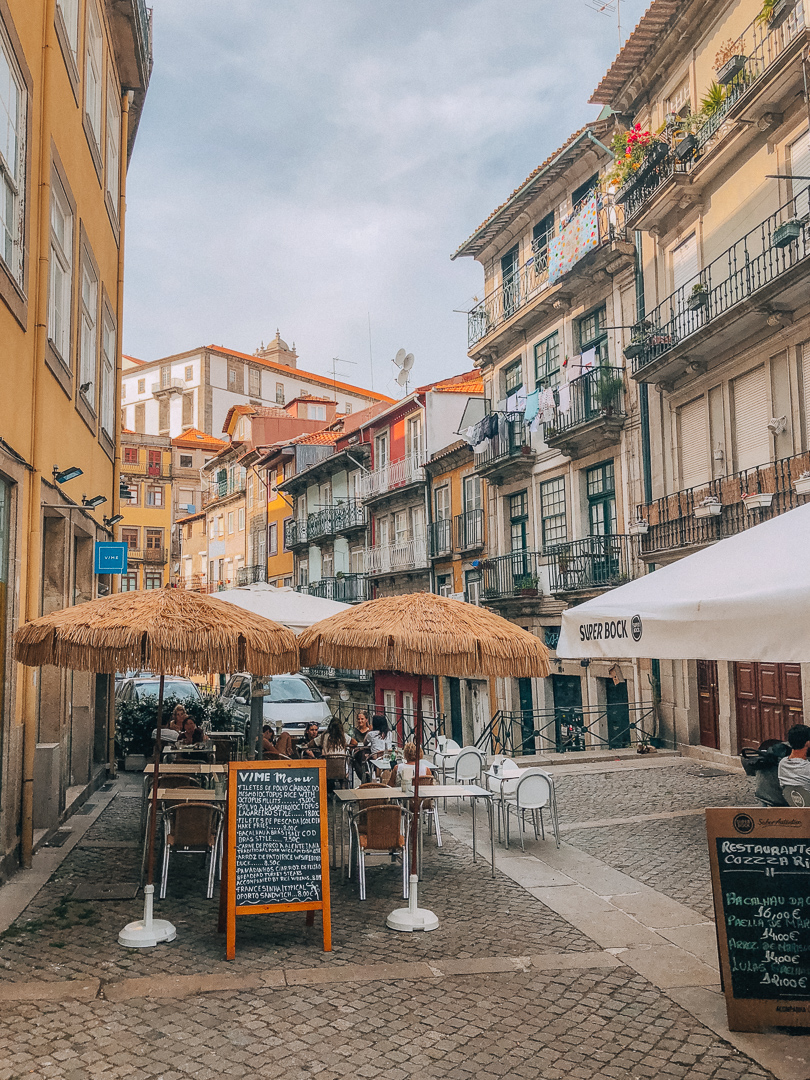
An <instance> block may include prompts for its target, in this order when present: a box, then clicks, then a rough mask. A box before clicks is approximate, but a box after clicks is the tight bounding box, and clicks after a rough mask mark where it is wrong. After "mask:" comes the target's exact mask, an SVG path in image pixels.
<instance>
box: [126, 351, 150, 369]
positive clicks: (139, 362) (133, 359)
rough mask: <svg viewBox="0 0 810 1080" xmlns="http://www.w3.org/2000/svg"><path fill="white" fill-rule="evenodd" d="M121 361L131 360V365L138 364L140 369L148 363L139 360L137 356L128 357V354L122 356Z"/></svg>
mask: <svg viewBox="0 0 810 1080" xmlns="http://www.w3.org/2000/svg"><path fill="white" fill-rule="evenodd" d="M121 359H122V360H129V361H130V363H133V364H137V365H138V366H139V367H140V366H141V364H145V363H146V361H145V360H139V359H138V357H137V356H127V354H126V353H122V354H121Z"/></svg>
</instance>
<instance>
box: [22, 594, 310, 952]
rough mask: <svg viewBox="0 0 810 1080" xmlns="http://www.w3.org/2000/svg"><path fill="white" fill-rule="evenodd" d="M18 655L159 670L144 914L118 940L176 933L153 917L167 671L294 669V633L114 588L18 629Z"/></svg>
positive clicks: (201, 604) (92, 666) (201, 603)
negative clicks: (164, 695) (156, 834)
mask: <svg viewBox="0 0 810 1080" xmlns="http://www.w3.org/2000/svg"><path fill="white" fill-rule="evenodd" d="M15 657H16V659H17V660H18V661H19V662H20V663H21V664H26V665H27V666H28V667H41V666H43V665H45V664H53V665H54V666H56V667H64V668H73V669H74V670H76V671H100V672H107V673H113V672H116V671H127V670H128V669H136V670H146V671H152V672H155V673H156V674H159V675H160V689H159V693H158V708H157V730H156V732H155V770H154V775H153V777H152V815H151V819H150V826H149V858H148V869H147V879H146V887H145V889H144V897H145V908H144V919H143V923H141V922H134V923H130V924H129V925H128V926H126V927H125V928H124V930H122V932H121V935H120V937H119V942H120V943H121V944H122V945H128V946H131V947H133V948H145V947H148V946H151V945H156V944H157V943H158V942H159V941H171V940H173V938H174V937H175V930H174V927H173V926H172V924H171V923H170V922H167V921H166V920H165V919H155V920H153V919H152V901H153V894H154V883H153V882H154V863H155V830H156V827H157V792H158V787H159V779H160V742H161V740H160V732H161V727H162V724H163V685H164V677H165V675H166V674H175V675H177V674H183V675H193V674H199V675H206V674H208V673H209V672H211V671H249V672H251V673H252V674H253V675H256V676H259V677H262V676H268V675H275V674H280V673H283V672H286V671H296V670H297V669H298V646H297V643H296V640H295V635H294V634H293V633H292V631H291V630H288V629H287V628H286V627H283V626H279V624H278V623H274V622H271V621H270V619H263V618H262V617H261V616H259V615H254V614H253V613H252V612H249V611H244V610H242V609H241V608H236V607H234V606H233V605H232V604H225V603H223V602H222V601H221V600H217V599H216V598H215V597H213V596H206V595H205V594H203V593H193V592H186V591H185V590H183V589H172V588H169V587H166V588H164V589H150V590H146V591H142V592H126V593H116V594H115V595H114V596H105V597H101V598H100V599H98V600H90V601H88V602H87V603H85V604H77V605H76V606H75V607H70V608H64V609H63V610H61V611H55V612H53V613H52V614H50V615H43V616H42V617H41V618H39V619H34V620H33V621H32V622H29V623H26V624H25V625H24V626H22V627H20V629H19V630H18V631H17V633H16V635H15Z"/></svg>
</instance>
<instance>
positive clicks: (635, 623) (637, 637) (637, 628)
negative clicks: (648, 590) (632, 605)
mask: <svg viewBox="0 0 810 1080" xmlns="http://www.w3.org/2000/svg"><path fill="white" fill-rule="evenodd" d="M630 633H631V634H632V635H633V641H641V635H642V634H643V633H644V630H643V627H642V625H641V616H640V615H634V616H633V618H632V619H631V620H630Z"/></svg>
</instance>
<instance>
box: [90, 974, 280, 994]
mask: <svg viewBox="0 0 810 1080" xmlns="http://www.w3.org/2000/svg"><path fill="white" fill-rule="evenodd" d="M284 985H285V982H284V975H283V973H282V972H280V971H278V972H275V971H268V972H266V973H265V974H264V975H155V976H151V977H149V978H142V979H122V980H120V981H119V982H114V983H107V984H106V985H105V986H104V991H103V993H104V998H105V999H106V1000H107V1001H130V1000H131V999H133V998H142V997H144V998H179V997H188V996H190V995H192V994H204V993H213V992H216V991H227V990H249V989H250V988H251V987H260V986H284Z"/></svg>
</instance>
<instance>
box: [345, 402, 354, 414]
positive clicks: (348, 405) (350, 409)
mask: <svg viewBox="0 0 810 1080" xmlns="http://www.w3.org/2000/svg"><path fill="white" fill-rule="evenodd" d="M351 411H352V403H351V402H350V401H347V402H346V408H345V409H344V410H343V412H344V413H345V415H346V416H350V415H351Z"/></svg>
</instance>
